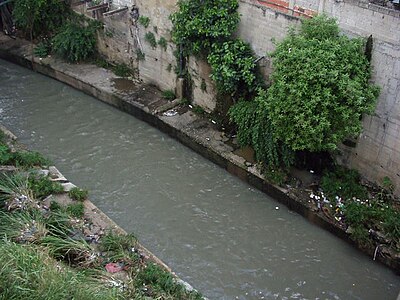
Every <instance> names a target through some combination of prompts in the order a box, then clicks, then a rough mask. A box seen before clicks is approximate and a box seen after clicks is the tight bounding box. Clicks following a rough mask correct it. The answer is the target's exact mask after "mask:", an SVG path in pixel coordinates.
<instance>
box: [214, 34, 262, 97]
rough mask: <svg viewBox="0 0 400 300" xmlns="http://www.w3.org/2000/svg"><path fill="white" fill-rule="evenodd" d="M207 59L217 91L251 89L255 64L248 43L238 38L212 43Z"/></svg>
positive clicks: (228, 91)
mask: <svg viewBox="0 0 400 300" xmlns="http://www.w3.org/2000/svg"><path fill="white" fill-rule="evenodd" d="M207 60H208V62H209V63H210V65H211V69H212V71H211V75H210V77H211V79H213V80H214V81H215V82H216V85H217V88H218V91H219V92H223V93H230V94H232V93H235V92H237V91H243V90H252V89H253V86H254V83H255V81H256V75H255V72H254V70H255V68H256V64H255V62H254V57H253V53H252V50H251V48H250V45H249V44H247V43H245V42H243V41H242V40H238V39H236V40H232V41H227V42H224V43H214V44H213V45H212V47H211V52H210V54H209V55H208V56H207Z"/></svg>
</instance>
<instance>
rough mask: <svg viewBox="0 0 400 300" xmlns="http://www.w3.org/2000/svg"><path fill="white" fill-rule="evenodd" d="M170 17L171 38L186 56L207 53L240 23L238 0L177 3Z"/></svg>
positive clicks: (196, 0)
mask: <svg viewBox="0 0 400 300" xmlns="http://www.w3.org/2000/svg"><path fill="white" fill-rule="evenodd" d="M178 7H179V9H178V10H177V11H176V12H175V13H174V14H172V15H171V17H170V18H171V21H172V24H173V26H174V28H173V32H172V39H173V41H174V42H175V44H177V45H180V44H182V45H184V48H185V51H186V52H187V54H199V53H200V52H201V51H204V50H205V51H206V52H207V51H208V50H209V49H210V48H211V45H212V44H213V43H215V42H218V41H222V40H225V39H227V38H229V37H230V36H231V35H232V33H233V32H234V31H235V30H236V27H237V25H238V23H239V14H238V12H237V9H238V7H239V4H238V1H237V0H219V1H213V0H206V1H203V0H189V1H188V0H180V1H178Z"/></svg>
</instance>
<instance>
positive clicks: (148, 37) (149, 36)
mask: <svg viewBox="0 0 400 300" xmlns="http://www.w3.org/2000/svg"><path fill="white" fill-rule="evenodd" d="M144 39H145V40H146V42H148V43H149V44H150V46H151V47H152V48H153V49H155V48H156V47H157V41H156V37H155V35H154V33H152V32H151V31H149V32H146V34H145V35H144Z"/></svg>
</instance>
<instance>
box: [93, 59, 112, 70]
mask: <svg viewBox="0 0 400 300" xmlns="http://www.w3.org/2000/svg"><path fill="white" fill-rule="evenodd" d="M93 62H94V64H95V65H96V66H98V67H100V68H104V69H111V68H112V66H111V64H110V63H109V62H108V61H107V60H105V59H104V58H102V57H96V58H95V59H94V61H93Z"/></svg>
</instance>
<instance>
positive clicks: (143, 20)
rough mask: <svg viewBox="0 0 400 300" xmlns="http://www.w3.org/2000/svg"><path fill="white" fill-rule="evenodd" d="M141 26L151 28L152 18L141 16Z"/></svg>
mask: <svg viewBox="0 0 400 300" xmlns="http://www.w3.org/2000/svg"><path fill="white" fill-rule="evenodd" d="M138 21H139V24H141V25H143V27H144V28H147V27H149V24H150V18H149V17H146V16H140V17H139V20H138Z"/></svg>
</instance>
